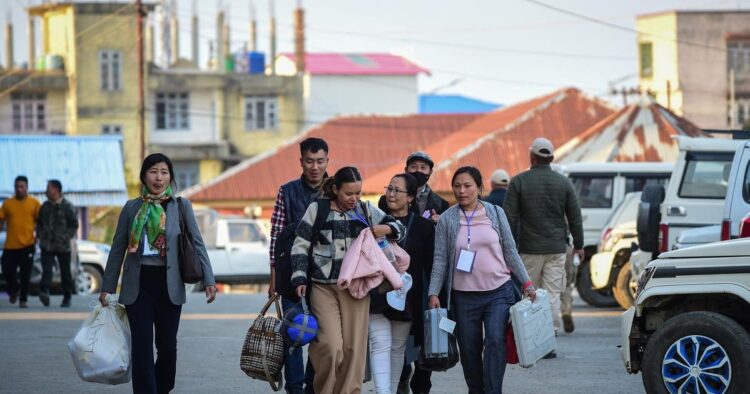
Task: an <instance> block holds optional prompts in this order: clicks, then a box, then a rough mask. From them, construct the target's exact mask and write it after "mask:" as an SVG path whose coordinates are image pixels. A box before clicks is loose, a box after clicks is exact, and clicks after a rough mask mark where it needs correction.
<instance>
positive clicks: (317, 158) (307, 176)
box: [268, 137, 328, 394]
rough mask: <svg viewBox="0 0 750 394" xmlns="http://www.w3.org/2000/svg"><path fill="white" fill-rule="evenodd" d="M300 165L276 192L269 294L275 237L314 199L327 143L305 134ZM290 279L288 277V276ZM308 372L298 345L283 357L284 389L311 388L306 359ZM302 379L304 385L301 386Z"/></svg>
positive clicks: (286, 302) (287, 302) (286, 303)
mask: <svg viewBox="0 0 750 394" xmlns="http://www.w3.org/2000/svg"><path fill="white" fill-rule="evenodd" d="M299 147H300V159H299V161H300V165H301V166H302V176H300V177H299V178H297V179H294V180H292V181H290V182H287V183H286V184H284V185H283V186H281V188H280V189H279V193H278V195H277V196H276V205H275V206H274V208H273V214H272V215H271V245H270V254H271V281H270V282H269V286H268V296H269V297H271V296H273V294H274V293H275V291H276V290H275V288H276V269H275V268H274V256H275V253H276V239H277V238H278V236H279V234H280V233H281V230H283V229H284V227H285V226H286V225H288V224H292V223H297V222H299V221H300V220H301V219H302V216H304V215H305V211H306V210H307V206H308V205H310V203H311V202H313V201H315V200H316V199H317V198H318V196H319V194H320V193H319V192H320V185H321V184H322V183H323V181H324V180H325V178H326V177H327V176H328V175H327V173H326V169H327V168H328V144H327V143H326V142H325V141H324V140H322V139H320V138H312V137H311V138H307V139H305V140H304V141H302V142H300V144H299ZM289 280H291V278H289ZM295 305H296V302H295V300H291V299H288V298H286V297H283V296H282V298H281V306H282V309H284V313H286V311H287V310H289V309H291V308H293V307H294V306H295ZM307 370H308V371H307V374H305V364H304V363H303V362H302V348H300V347H297V348H296V349H295V350H294V351H293V352H292V353H291V354H287V355H286V357H285V359H284V377H285V378H286V385H285V387H284V388H285V389H286V392H287V393H293V394H299V393H305V392H312V379H313V376H314V375H313V371H312V365H311V364H310V362H309V360H308V363H307ZM303 383H305V386H306V387H305V389H304V390H303V388H302V386H303Z"/></svg>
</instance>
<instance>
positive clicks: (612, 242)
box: [590, 192, 641, 309]
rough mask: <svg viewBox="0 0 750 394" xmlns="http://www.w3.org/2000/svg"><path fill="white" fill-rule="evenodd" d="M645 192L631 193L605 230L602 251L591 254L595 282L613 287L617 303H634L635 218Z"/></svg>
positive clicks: (598, 287) (601, 287) (626, 305)
mask: <svg viewBox="0 0 750 394" xmlns="http://www.w3.org/2000/svg"><path fill="white" fill-rule="evenodd" d="M640 198H641V193H640V192H635V193H628V194H626V195H625V199H623V200H622V202H621V203H620V205H619V206H618V207H617V209H615V211H614V212H613V213H612V216H611V217H610V218H609V221H607V224H606V225H605V227H604V230H602V235H601V240H600V242H599V251H598V253H596V254H595V255H593V256H592V257H591V264H590V266H591V286H592V287H593V288H594V289H595V290H610V291H611V292H612V294H613V295H614V297H615V300H616V301H617V303H618V304H619V305H620V306H621V307H623V308H625V309H627V308H629V307H631V306H632V305H633V296H634V295H635V285H636V281H635V279H634V278H633V277H632V275H631V273H632V270H631V268H630V254H631V252H632V250H633V243H634V241H636V240H637V235H638V233H637V232H636V226H635V219H636V216H637V214H638V204H639V203H640Z"/></svg>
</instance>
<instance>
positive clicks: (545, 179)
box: [503, 138, 583, 358]
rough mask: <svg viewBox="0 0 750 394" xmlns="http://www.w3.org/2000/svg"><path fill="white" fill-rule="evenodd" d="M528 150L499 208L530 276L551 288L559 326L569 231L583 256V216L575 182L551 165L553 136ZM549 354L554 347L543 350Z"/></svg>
mask: <svg viewBox="0 0 750 394" xmlns="http://www.w3.org/2000/svg"><path fill="white" fill-rule="evenodd" d="M529 150H530V153H529V158H530V160H531V169H529V170H528V171H525V172H523V173H520V174H518V175H516V176H515V177H513V179H511V180H510V186H509V187H508V193H507V195H506V196H505V203H504V206H503V209H504V210H505V213H506V214H507V215H508V222H509V223H510V228H511V231H512V232H513V237H514V238H515V239H516V241H517V243H518V251H519V252H520V254H521V259H522V260H523V262H524V265H525V266H526V270H527V271H528V272H529V276H530V277H531V280H532V282H533V283H534V284H535V285H538V286H539V287H540V288H543V289H545V290H547V291H548V292H549V294H550V301H551V303H552V316H553V317H554V326H555V332H557V331H558V330H559V328H560V293H561V292H562V289H563V286H564V285H565V259H566V254H567V248H568V233H570V234H571V235H572V236H573V253H575V254H577V255H578V256H579V257H580V258H581V259H583V220H582V219H581V208H580V206H579V204H578V197H577V196H576V193H575V190H574V189H573V184H572V183H570V180H569V179H568V178H567V177H565V176H564V175H562V174H560V173H558V172H556V171H553V170H552V168H551V167H550V163H552V160H553V159H554V147H553V146H552V142H550V141H549V140H548V139H546V138H537V139H535V140H534V142H533V143H532V144H531V147H530V148H529ZM553 357H556V354H555V353H554V352H552V353H550V354H548V355H547V356H546V358H553Z"/></svg>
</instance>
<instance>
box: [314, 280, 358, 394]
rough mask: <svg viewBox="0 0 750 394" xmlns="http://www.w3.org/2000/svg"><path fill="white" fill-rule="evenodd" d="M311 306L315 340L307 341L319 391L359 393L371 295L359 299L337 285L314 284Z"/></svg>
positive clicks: (315, 385)
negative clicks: (314, 320)
mask: <svg viewBox="0 0 750 394" xmlns="http://www.w3.org/2000/svg"><path fill="white" fill-rule="evenodd" d="M312 287H313V288H312V294H311V295H310V297H311V299H310V304H311V305H310V308H311V309H312V312H313V314H314V315H315V317H316V318H317V319H318V325H319V327H320V328H319V330H318V339H317V341H313V342H312V343H310V361H311V362H312V365H313V369H314V370H315V381H314V382H313V386H314V387H315V392H316V393H318V394H334V393H335V394H339V393H341V394H349V393H360V392H361V390H362V381H363V380H364V377H365V359H366V357H367V326H368V319H369V315H370V297H365V298H364V299H362V300H358V299H356V298H354V297H352V296H351V294H349V292H348V291H346V290H340V289H339V288H338V287H337V286H336V285H322V284H318V283H313V285H312Z"/></svg>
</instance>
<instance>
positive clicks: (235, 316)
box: [0, 312, 258, 321]
mask: <svg viewBox="0 0 750 394" xmlns="http://www.w3.org/2000/svg"><path fill="white" fill-rule="evenodd" d="M88 316H89V313H86V312H28V313H27V312H8V313H0V321H21V320H81V321H83V320H86V318H87V317H88ZM256 317H258V314H257V313H183V314H182V318H181V319H182V320H252V319H255V318H256Z"/></svg>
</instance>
